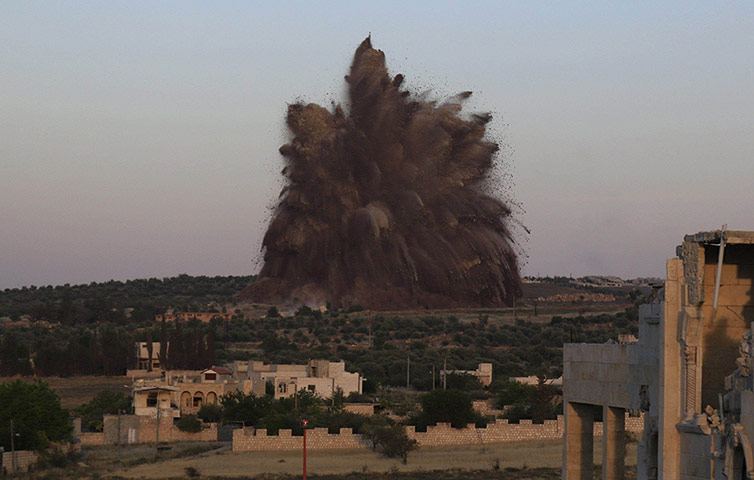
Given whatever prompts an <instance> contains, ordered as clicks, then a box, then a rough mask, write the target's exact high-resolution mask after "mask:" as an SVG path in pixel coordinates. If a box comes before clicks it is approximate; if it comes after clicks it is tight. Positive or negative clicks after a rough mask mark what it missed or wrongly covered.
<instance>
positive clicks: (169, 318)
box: [154, 312, 233, 323]
mask: <svg viewBox="0 0 754 480" xmlns="http://www.w3.org/2000/svg"><path fill="white" fill-rule="evenodd" d="M232 317H233V315H232V314H230V313H219V312H175V313H163V314H161V315H155V317H154V319H155V321H157V322H162V321H163V320H165V321H166V322H174V321H176V320H180V321H182V322H188V321H189V320H193V319H196V320H199V321H200V322H202V323H209V322H211V321H212V320H213V319H215V318H216V319H219V320H223V321H226V322H227V321H229V320H230V319H231V318H232Z"/></svg>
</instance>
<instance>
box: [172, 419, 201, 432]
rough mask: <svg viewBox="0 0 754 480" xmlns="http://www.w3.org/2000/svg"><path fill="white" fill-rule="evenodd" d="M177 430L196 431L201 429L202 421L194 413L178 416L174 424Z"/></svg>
mask: <svg viewBox="0 0 754 480" xmlns="http://www.w3.org/2000/svg"><path fill="white" fill-rule="evenodd" d="M175 426H176V427H178V430H180V431H182V432H188V433H198V432H201V431H202V422H201V421H199V419H198V418H196V416H194V415H186V416H183V417H181V418H180V420H178V421H177V422H176V424H175Z"/></svg>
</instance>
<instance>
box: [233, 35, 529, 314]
mask: <svg viewBox="0 0 754 480" xmlns="http://www.w3.org/2000/svg"><path fill="white" fill-rule="evenodd" d="M346 82H347V84H348V94H349V97H350V105H349V107H348V111H347V112H346V111H345V110H344V109H343V108H342V107H341V106H339V105H337V106H334V107H333V108H332V109H331V110H328V109H326V108H323V107H321V106H319V105H316V104H307V105H305V104H303V103H296V104H293V105H290V106H289V107H288V113H287V125H288V128H289V129H290V131H291V132H292V134H293V139H292V140H291V142H290V143H288V144H286V145H284V146H282V147H281V148H280V153H281V154H282V155H283V157H285V160H286V166H285V168H284V169H283V175H284V176H285V177H286V178H287V185H286V186H285V187H284V188H283V191H282V192H281V194H280V201H279V204H278V205H277V207H276V209H275V212H274V214H273V218H272V221H271V223H270V225H269V227H268V230H267V232H266V234H265V236H264V239H263V249H264V266H263V267H262V269H261V271H260V273H259V276H258V279H257V281H256V282H255V283H254V284H252V285H250V286H249V287H247V288H246V289H245V290H244V291H243V292H242V294H241V295H242V297H246V298H250V299H252V300H253V301H257V302H266V303H278V304H280V303H294V304H295V303H298V304H304V303H305V304H309V305H322V304H324V303H325V302H327V301H330V302H332V303H333V304H336V305H337V304H339V305H344V306H346V305H355V304H359V305H362V306H364V307H367V308H373V309H381V310H386V309H398V308H420V307H424V308H450V307H467V306H468V307H473V306H500V305H505V304H510V302H511V301H512V300H513V299H514V298H515V297H517V296H520V294H521V279H520V275H519V269H518V263H517V255H516V251H515V247H514V244H515V242H514V238H513V235H512V232H511V229H510V217H511V209H510V208H509V207H508V206H507V205H506V204H505V203H504V202H503V201H501V200H500V199H498V198H494V197H492V196H490V195H488V194H485V193H484V191H483V188H482V184H483V182H484V181H485V180H486V179H488V177H489V174H490V171H491V169H492V167H493V162H494V160H495V157H496V152H497V151H498V145H497V144H496V143H494V142H492V141H490V140H488V139H486V138H485V126H486V124H487V123H488V122H489V121H490V120H491V115H490V114H473V115H470V116H469V117H468V118H463V117H461V115H460V113H461V109H462V105H463V102H464V100H466V99H467V98H468V97H469V96H470V95H471V92H463V93H461V94H459V95H457V96H455V97H453V98H451V99H449V100H447V101H445V102H442V103H438V102H434V101H427V100H423V99H416V98H413V97H412V96H411V94H410V93H409V92H408V91H406V90H404V89H401V85H402V82H403V75H400V74H399V75H396V76H394V77H391V76H390V74H389V73H388V70H387V68H386V65H385V55H384V53H383V52H382V51H380V50H376V49H374V48H372V44H371V41H370V39H369V38H367V39H366V40H364V41H363V42H362V43H361V45H359V47H358V49H357V50H356V53H355V55H354V58H353V63H352V64H351V71H350V73H349V75H348V76H346Z"/></svg>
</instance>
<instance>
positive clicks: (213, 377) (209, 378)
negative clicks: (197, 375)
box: [204, 373, 217, 381]
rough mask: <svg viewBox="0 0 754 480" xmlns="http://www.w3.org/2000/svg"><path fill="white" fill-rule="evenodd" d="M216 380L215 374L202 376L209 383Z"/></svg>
mask: <svg viewBox="0 0 754 480" xmlns="http://www.w3.org/2000/svg"><path fill="white" fill-rule="evenodd" d="M216 378H217V374H216V373H205V374H204V380H207V381H210V380H215V379H216Z"/></svg>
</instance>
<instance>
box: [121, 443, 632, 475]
mask: <svg viewBox="0 0 754 480" xmlns="http://www.w3.org/2000/svg"><path fill="white" fill-rule="evenodd" d="M600 443H601V442H599V441H595V445H596V447H595V452H594V458H595V462H596V463H597V464H599V463H601V458H602V451H601V448H600ZM562 455H563V446H562V442H561V441H560V440H547V441H528V442H512V443H499V444H489V445H475V446H464V447H427V448H420V449H419V450H416V451H414V452H412V453H411V454H410V455H409V459H408V464H407V465H403V464H402V463H401V462H400V461H399V460H396V459H390V458H385V457H383V456H381V455H379V454H376V453H373V452H371V451H369V450H339V451H310V452H309V453H308V455H307V473H312V474H320V475H322V474H347V473H351V472H395V471H431V470H450V469H461V470H478V469H489V470H492V469H493V467H494V466H495V465H496V464H497V465H499V468H500V469H505V468H539V467H549V468H559V467H560V465H561V459H562ZM627 458H628V464H629V465H632V464H635V462H636V460H635V459H636V444H635V443H634V444H630V445H629V450H628V453H627ZM186 467H193V468H195V469H196V470H197V471H198V472H199V473H201V474H202V475H213V476H215V475H217V476H222V477H243V476H247V477H253V476H256V475H260V474H263V473H272V474H299V473H301V467H302V459H301V452H246V453H232V452H218V453H211V454H209V455H202V456H196V457H193V458H180V459H173V460H167V461H163V462H159V463H150V464H143V465H138V466H135V467H133V468H128V469H123V470H117V471H113V472H111V474H113V475H116V476H122V477H126V478H150V479H155V478H169V477H180V476H182V475H185V469H186Z"/></svg>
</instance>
